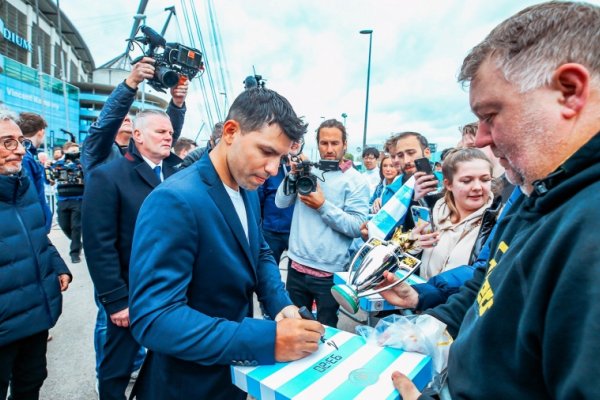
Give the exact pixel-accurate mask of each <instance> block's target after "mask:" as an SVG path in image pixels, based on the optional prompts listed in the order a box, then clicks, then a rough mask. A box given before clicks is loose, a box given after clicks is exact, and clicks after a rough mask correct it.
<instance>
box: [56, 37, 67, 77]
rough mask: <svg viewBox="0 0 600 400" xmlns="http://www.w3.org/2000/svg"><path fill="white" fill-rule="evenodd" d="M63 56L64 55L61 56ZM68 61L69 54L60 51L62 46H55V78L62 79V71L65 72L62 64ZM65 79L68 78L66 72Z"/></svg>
mask: <svg viewBox="0 0 600 400" xmlns="http://www.w3.org/2000/svg"><path fill="white" fill-rule="evenodd" d="M61 54H62V55H61ZM63 60H65V61H66V60H67V54H66V53H65V52H64V51H61V50H60V45H58V44H55V45H54V65H55V67H54V76H55V77H56V78H58V79H61V78H62V74H61V71H62V70H63V65H62V62H63ZM64 75H65V78H66V77H67V71H66V70H65V71H64Z"/></svg>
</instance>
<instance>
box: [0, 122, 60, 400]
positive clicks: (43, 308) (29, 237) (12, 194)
mask: <svg viewBox="0 0 600 400" xmlns="http://www.w3.org/2000/svg"><path fill="white" fill-rule="evenodd" d="M25 140H26V139H25V137H24V136H23V134H22V133H21V130H20V129H19V126H18V125H17V124H16V117H15V116H14V115H12V114H11V113H9V112H7V111H6V110H1V111H0V221H2V224H0V399H5V398H6V395H7V393H8V386H9V383H10V391H11V396H12V397H13V398H15V399H37V398H38V397H39V391H40V388H41V387H42V384H43V382H44V379H46V376H47V371H46V340H47V338H48V329H50V328H52V327H53V326H54V324H55V323H56V321H57V320H58V316H59V315H60V313H61V310H62V294H61V291H64V290H67V288H68V287H69V282H70V281H71V273H70V272H69V269H68V268H67V266H66V265H65V263H64V261H63V260H62V259H61V258H60V255H59V254H58V252H57V251H56V249H55V248H54V246H52V244H51V243H50V241H49V240H48V237H47V236H46V229H45V218H44V213H43V211H42V208H41V206H40V203H39V201H38V196H37V192H36V190H35V187H34V185H33V183H32V181H31V180H30V179H29V177H28V176H27V175H26V174H25V173H24V172H23V171H22V168H21V163H22V161H23V156H24V155H25V147H24V142H25Z"/></svg>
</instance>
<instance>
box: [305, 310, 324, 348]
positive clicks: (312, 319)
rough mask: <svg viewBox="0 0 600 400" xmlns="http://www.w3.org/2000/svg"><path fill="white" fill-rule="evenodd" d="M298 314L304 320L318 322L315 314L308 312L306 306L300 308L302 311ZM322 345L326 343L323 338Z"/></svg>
mask: <svg viewBox="0 0 600 400" xmlns="http://www.w3.org/2000/svg"><path fill="white" fill-rule="evenodd" d="M298 313H299V314H300V316H301V317H302V319H308V320H310V321H316V320H317V319H316V318H315V316H314V315H313V313H311V312H310V311H308V308H306V307H305V306H302V307H300V309H299V310H298ZM321 343H325V338H324V337H323V336H321Z"/></svg>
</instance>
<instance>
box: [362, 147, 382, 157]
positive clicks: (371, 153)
mask: <svg viewBox="0 0 600 400" xmlns="http://www.w3.org/2000/svg"><path fill="white" fill-rule="evenodd" d="M366 156H374V157H375V158H379V150H377V149H376V148H375V147H367V148H366V149H364V150H363V152H362V158H365V157H366Z"/></svg>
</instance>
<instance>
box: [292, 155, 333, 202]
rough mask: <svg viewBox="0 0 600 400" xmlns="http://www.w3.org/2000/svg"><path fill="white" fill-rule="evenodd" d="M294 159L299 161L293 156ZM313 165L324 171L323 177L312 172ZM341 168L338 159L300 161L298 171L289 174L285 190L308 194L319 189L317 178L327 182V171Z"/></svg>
mask: <svg viewBox="0 0 600 400" xmlns="http://www.w3.org/2000/svg"><path fill="white" fill-rule="evenodd" d="M292 161H297V159H294V158H292ZM298 161H299V160H298ZM312 167H317V168H318V169H320V170H321V171H322V174H321V178H319V177H318V176H317V175H315V174H313V173H312V172H311V169H312ZM339 169H340V162H339V161H338V160H321V161H319V162H310V161H300V162H298V164H296V173H295V174H289V175H288V176H287V177H286V179H285V183H284V187H283V192H284V193H285V194H286V195H290V194H294V193H300V194H302V195H308V194H310V193H311V192H315V191H316V190H317V179H319V180H321V181H322V182H325V178H323V174H324V173H325V172H330V171H338V170H339Z"/></svg>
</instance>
